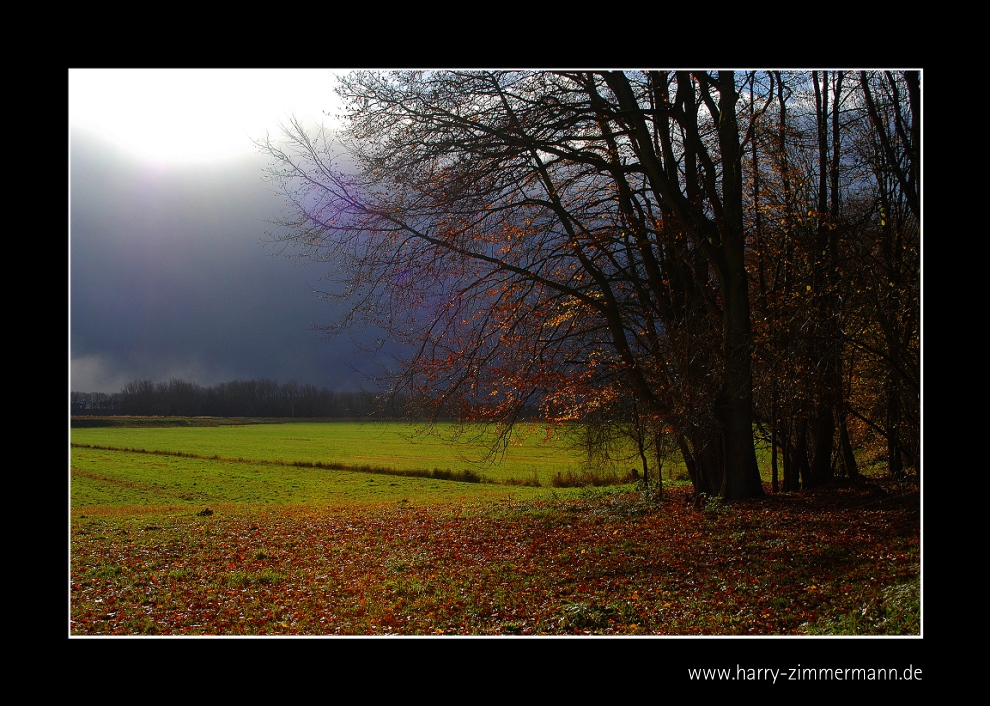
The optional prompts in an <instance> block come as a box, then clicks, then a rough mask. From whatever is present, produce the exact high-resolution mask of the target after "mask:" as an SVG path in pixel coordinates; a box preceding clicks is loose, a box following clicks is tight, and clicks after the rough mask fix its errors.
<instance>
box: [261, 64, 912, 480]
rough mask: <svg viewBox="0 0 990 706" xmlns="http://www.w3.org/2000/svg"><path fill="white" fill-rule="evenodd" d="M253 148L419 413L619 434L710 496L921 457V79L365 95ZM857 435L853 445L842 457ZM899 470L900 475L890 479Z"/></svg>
mask: <svg viewBox="0 0 990 706" xmlns="http://www.w3.org/2000/svg"><path fill="white" fill-rule="evenodd" d="M339 93H340V95H341V97H342V98H343V99H344V101H345V105H346V106H347V114H346V123H345V126H344V128H343V130H341V131H340V132H339V133H331V132H328V131H317V132H312V131H307V130H306V129H304V127H303V126H302V125H301V124H299V123H297V122H293V123H291V124H290V125H288V126H287V129H286V130H285V133H284V135H281V136H280V137H279V138H278V139H276V140H271V139H270V140H267V141H265V142H263V143H262V144H261V147H262V148H263V149H264V151H265V152H267V153H268V154H269V155H270V156H271V158H272V161H271V167H270V176H271V178H272V179H273V181H274V183H275V184H276V186H277V188H278V189H279V191H280V192H281V193H283V194H284V195H285V196H286V197H287V199H288V203H289V204H290V206H291V209H290V211H289V213H288V215H287V216H286V217H285V218H283V219H282V220H280V221H279V222H278V226H279V228H278V230H277V232H276V233H275V237H276V238H277V239H279V240H281V241H282V242H284V243H285V244H286V246H288V247H289V248H290V249H291V251H292V252H293V253H295V254H297V255H300V256H302V257H309V258H313V259H316V260H319V261H320V262H323V263H326V266H327V268H328V274H329V275H330V276H331V277H333V278H335V279H336V280H337V281H338V282H339V284H340V285H341V289H340V296H341V297H343V298H345V299H346V300H347V301H348V302H349V303H350V304H351V306H350V309H349V314H348V315H347V316H346V317H345V318H344V319H343V320H341V321H339V322H336V324H337V325H340V326H347V325H354V324H356V323H359V322H367V323H372V324H375V325H377V326H380V327H382V328H383V329H385V330H386V331H387V332H388V334H389V336H390V337H392V338H394V340H396V341H399V342H401V343H403V344H405V350H407V351H409V355H408V356H407V358H406V359H405V360H404V361H403V366H402V368H401V370H400V372H399V373H398V375H397V376H396V378H395V379H394V380H393V381H392V382H393V384H394V389H395V390H397V391H402V392H404V393H411V395H410V397H409V398H410V399H413V400H416V401H417V402H418V403H419V405H420V409H419V412H420V413H422V412H424V411H428V412H432V413H434V414H450V413H454V414H457V415H458V416H460V417H462V418H471V419H484V420H493V421H501V422H507V423H511V422H513V421H514V420H515V419H516V417H517V415H518V414H519V411H520V410H521V409H523V408H524V407H531V406H534V405H535V406H538V407H539V408H540V410H541V412H542V414H543V416H545V417H546V418H547V419H549V420H558V421H564V420H582V421H587V420H598V421H601V422H604V423H606V424H628V423H633V424H635V426H636V428H637V429H643V430H647V432H648V433H647V438H648V439H650V438H652V439H653V441H650V442H649V443H650V444H652V446H653V447H654V448H655V449H656V450H657V453H659V449H660V447H661V443H660V441H659V439H660V438H661V437H662V438H664V439H667V440H670V441H672V442H673V443H675V444H676V446H677V447H678V448H679V449H680V451H681V453H682V454H683V456H684V459H685V463H686V465H687V467H688V470H689V472H690V474H691V477H692V480H693V481H694V484H695V488H696V490H697V491H698V493H707V494H712V495H715V494H718V495H721V496H723V497H726V498H743V497H754V496H758V495H760V494H762V492H763V487H762V483H761V481H760V476H759V473H758V469H757V463H756V455H755V451H754V438H755V437H754V434H755V433H759V434H762V435H765V436H766V438H767V439H768V441H769V442H770V444H771V445H772V447H773V449H774V450H775V456H774V482H775V485H776V480H777V479H776V458H777V457H776V451H778V450H779V451H780V453H781V457H782V459H783V467H784V485H785V487H793V488H795V489H796V488H797V487H802V486H812V485H815V484H819V483H823V482H826V481H827V480H828V479H829V478H831V477H832V476H833V474H834V473H836V472H839V473H845V474H850V475H855V474H856V473H857V470H856V466H855V458H854V456H853V454H852V453H851V448H852V444H853V443H854V442H855V441H856V440H857V439H858V438H859V437H858V436H856V434H859V435H860V436H861V435H862V434H867V433H872V434H875V435H880V436H882V437H884V438H885V439H886V440H887V441H888V451H889V453H890V454H891V468H892V470H893V469H894V468H895V467H896V468H897V469H898V472H900V471H901V470H902V468H903V466H904V465H907V466H908V467H910V468H915V469H916V468H917V466H918V460H919V458H918V457H919V452H918V448H919V443H918V441H919V438H920V385H919V384H918V382H919V380H920V363H919V361H920V200H919V196H920V169H919V163H920V142H919V136H920V121H919V116H920V77H919V74H918V72H911V71H904V72H891V71H888V72H842V71H812V72H779V71H752V72H734V71H392V72H377V71H359V72H353V73H351V74H349V75H348V76H347V77H346V78H344V79H343V80H342V81H341V84H340V87H339ZM851 429H853V430H854V431H855V432H856V433H855V434H853V435H852V436H850V430H851ZM895 456H896V460H894V457H895Z"/></svg>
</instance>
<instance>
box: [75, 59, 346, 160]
mask: <svg viewBox="0 0 990 706" xmlns="http://www.w3.org/2000/svg"><path fill="white" fill-rule="evenodd" d="M333 76H334V72H333V71H330V70H326V69H306V70H296V69H266V70H259V69H71V70H70V71H69V120H70V123H71V124H72V125H78V126H80V127H86V128H88V129H91V130H95V131H97V132H99V133H101V134H103V135H104V136H106V137H108V138H110V139H112V140H113V141H115V142H116V143H118V144H119V145H121V146H122V147H123V148H125V149H127V150H128V151H130V152H132V153H134V154H137V155H138V156H140V157H142V158H143V159H146V160H152V161H156V162H166V163H182V162H198V161H205V160H216V159H222V158H226V157H233V156H237V155H242V154H246V153H251V152H253V151H254V147H253V145H252V143H251V141H252V140H253V139H259V138H263V137H264V136H265V135H266V134H267V133H272V134H275V133H276V132H277V131H278V126H279V123H284V122H286V120H287V119H288V117H289V116H290V115H292V114H295V115H298V116H299V117H301V118H304V119H306V120H312V121H317V120H320V119H321V117H323V116H322V115H321V112H322V111H327V112H333V111H335V110H336V105H337V102H336V96H335V94H334V93H333V86H334V78H333ZM323 119H324V120H326V121H328V122H329V120H330V118H328V117H323Z"/></svg>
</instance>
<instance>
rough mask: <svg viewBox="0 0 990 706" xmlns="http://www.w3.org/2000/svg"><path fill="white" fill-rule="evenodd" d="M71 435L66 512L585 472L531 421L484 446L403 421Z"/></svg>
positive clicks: (504, 483) (392, 491) (474, 493)
mask: <svg viewBox="0 0 990 706" xmlns="http://www.w3.org/2000/svg"><path fill="white" fill-rule="evenodd" d="M71 441H72V445H73V447H72V453H71V471H72V487H71V502H72V507H73V508H74V509H76V510H78V509H80V508H93V507H94V506H111V507H131V508H135V507H140V506H147V507H150V508H162V507H170V506H174V507H184V506H196V505H223V504H235V505H237V504H240V505H254V504H262V505H264V504H278V505H293V504H315V505H325V504H332V503H338V502H344V503H378V502H412V503H435V502H445V503H457V502H463V501H465V500H484V499H492V498H507V497H515V498H524V499H531V498H534V497H538V496H545V495H546V494H547V493H546V489H547V488H552V487H554V486H555V485H556V486H561V485H562V483H561V479H562V478H565V479H573V478H575V477H581V476H582V474H585V475H587V474H589V473H590V470H589V469H588V466H587V463H586V461H585V460H584V458H583V457H582V456H581V454H580V452H579V451H577V450H575V448H574V446H573V444H570V443H569V442H568V440H567V439H565V438H563V437H562V436H560V435H559V434H558V435H557V436H554V437H552V438H547V435H546V432H545V430H543V429H541V428H537V427H532V428H528V429H527V428H522V429H520V430H518V431H517V433H516V435H515V436H514V437H513V438H512V439H510V440H509V443H508V444H507V445H505V446H502V447H497V452H496V454H495V455H494V456H493V455H492V453H491V452H492V449H493V447H495V445H496V441H497V440H496V438H495V435H494V432H493V431H492V430H486V429H484V428H482V427H473V428H467V429H462V428H459V427H456V426H455V425H442V426H439V427H434V428H427V427H425V426H418V425H413V424H405V423H367V422H363V423H362V422H296V423H282V424H229V425H220V426H173V427H140V426H138V427H118V426H113V427H96V428H74V429H72V431H71ZM595 473H596V476H595V477H596V478H598V479H602V478H604V479H605V480H610V479H613V478H617V479H619V480H621V479H622V478H621V477H620V476H619V475H618V474H617V472H616V471H615V470H614V469H596V471H595ZM402 474H409V475H402ZM412 474H419V475H418V476H417V475H412ZM424 476H425V477H424ZM447 477H454V478H468V479H471V480H474V481H477V482H451V481H450V480H446V479H445V478H447ZM555 492H557V491H555ZM559 493H565V491H564V490H563V489H560V491H559ZM565 494H566V493H565Z"/></svg>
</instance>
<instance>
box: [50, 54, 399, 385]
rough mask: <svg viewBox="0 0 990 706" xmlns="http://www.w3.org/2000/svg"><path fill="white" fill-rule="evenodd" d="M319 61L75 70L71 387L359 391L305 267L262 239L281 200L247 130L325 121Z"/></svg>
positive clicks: (258, 134) (351, 352)
mask: <svg viewBox="0 0 990 706" xmlns="http://www.w3.org/2000/svg"><path fill="white" fill-rule="evenodd" d="M333 85H334V72H332V71H328V70H298V71H297V70H289V69H276V70H267V71H258V70H246V69H232V70H204V69H182V70H174V71H172V70H161V69H157V70H144V69H141V70H138V69H130V70H116V69H114V70H107V69H103V70H76V69H72V70H70V71H69V124H70V131H69V147H70V154H69V157H70V174H69V214H70V219H69V220H70V222H69V256H70V275H69V313H70V317H69V321H70V334H69V356H70V387H71V390H73V391H77V392H118V391H120V389H121V388H122V387H123V386H124V385H125V384H126V383H128V382H131V381H133V380H152V381H155V382H159V381H167V380H168V379H169V378H171V377H178V378H182V379H184V380H188V381H190V382H196V383H199V384H201V385H215V384H217V383H219V382H224V381H227V380H233V379H241V380H250V379H260V378H274V379H276V380H278V381H279V382H288V381H289V380H293V379H294V380H296V381H298V382H299V383H300V384H306V383H309V384H313V385H316V386H318V387H327V388H330V389H335V390H355V389H359V388H360V387H369V386H370V383H369V382H368V381H367V380H366V379H365V378H364V376H363V375H361V374H358V373H355V372H354V371H353V370H352V368H353V367H357V368H359V369H362V370H364V371H373V370H374V369H375V368H376V365H377V364H379V363H382V362H385V363H387V362H388V361H381V360H372V359H371V358H370V356H369V354H367V353H365V352H363V351H362V350H361V349H360V348H359V347H358V346H357V345H356V344H354V343H353V342H351V341H350V340H348V339H347V338H335V339H333V340H328V339H327V338H326V337H325V336H324V335H322V334H320V333H319V332H317V331H314V330H313V328H314V327H315V326H319V325H321V324H325V323H327V322H329V321H330V320H331V319H332V318H333V310H332V308H331V304H330V303H328V302H327V301H326V300H323V299H321V298H320V297H319V296H318V295H317V294H316V293H315V290H317V289H319V288H320V287H321V286H326V283H325V282H321V280H320V276H321V274H322V272H321V271H320V270H319V269H318V268H317V267H316V266H315V265H308V266H304V265H300V264H298V263H297V262H296V261H293V260H291V259H287V258H284V257H277V256H275V254H274V253H273V251H272V250H271V249H270V248H266V247H265V243H266V233H267V231H268V230H269V229H270V226H269V225H268V221H269V220H271V219H272V218H274V217H275V216H276V215H277V213H278V211H279V210H280V209H281V208H282V206H283V203H282V201H281V200H280V199H279V198H278V196H277V195H276V194H274V193H273V192H272V190H271V186H270V185H269V184H267V183H266V182H265V181H264V179H263V168H264V165H265V163H266V162H265V160H264V158H263V157H262V156H261V155H260V154H258V153H257V151H256V150H255V148H254V146H253V145H252V142H251V141H252V139H259V138H262V137H264V136H265V134H266V133H268V132H271V133H272V134H273V135H274V134H276V133H277V132H278V126H279V123H280V122H284V121H285V120H286V119H287V118H288V117H289V116H290V115H293V114H294V115H298V116H300V117H302V118H303V119H304V120H306V121H312V122H316V121H319V120H330V119H332V118H327V117H325V116H324V115H323V112H324V111H326V112H328V113H330V114H331V116H332V114H333V113H334V112H335V111H336V110H337V109H338V108H337V103H336V96H335V95H334V93H333Z"/></svg>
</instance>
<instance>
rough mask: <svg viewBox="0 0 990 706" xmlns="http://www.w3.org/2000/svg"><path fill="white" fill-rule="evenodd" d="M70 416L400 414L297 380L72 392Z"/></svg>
mask: <svg viewBox="0 0 990 706" xmlns="http://www.w3.org/2000/svg"><path fill="white" fill-rule="evenodd" d="M70 407H71V414H72V415H73V416H79V415H94V416H105V415H133V416H166V417H173V416H174V417H200V416H205V417H339V418H345V417H351V418H353V417H372V416H401V414H402V412H401V409H400V408H399V406H398V403H397V402H396V401H395V400H391V401H388V402H387V403H386V401H385V400H384V398H383V397H382V396H381V395H376V394H373V393H370V392H334V391H332V390H327V389H325V388H317V387H314V386H313V385H300V384H298V383H297V382H296V381H294V380H290V381H289V382H286V383H279V382H277V381H275V380H268V379H262V380H231V381H230V382H222V383H220V384H218V385H215V386H212V387H204V386H202V385H197V384H196V383H192V382H186V381H185V380H180V379H176V378H173V379H171V380H169V381H168V382H158V383H156V382H152V381H151V380H136V381H134V382H129V383H127V385H125V386H124V389H123V390H121V391H120V392H113V393H106V392H72V393H71V395H70Z"/></svg>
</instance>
